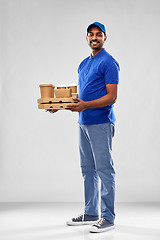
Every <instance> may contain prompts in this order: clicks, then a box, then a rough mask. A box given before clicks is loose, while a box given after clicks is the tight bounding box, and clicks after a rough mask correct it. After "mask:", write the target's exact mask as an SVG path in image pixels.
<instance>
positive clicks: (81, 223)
mask: <svg viewBox="0 0 160 240" xmlns="http://www.w3.org/2000/svg"><path fill="white" fill-rule="evenodd" d="M96 222H97V220H96V221H83V222H72V221H67V222H66V224H67V225H68V226H82V225H92V224H95V223H96Z"/></svg>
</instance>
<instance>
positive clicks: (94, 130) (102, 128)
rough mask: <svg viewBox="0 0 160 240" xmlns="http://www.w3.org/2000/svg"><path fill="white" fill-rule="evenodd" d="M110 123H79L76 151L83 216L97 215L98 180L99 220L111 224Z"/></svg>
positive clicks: (112, 196)
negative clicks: (80, 171)
mask: <svg viewBox="0 0 160 240" xmlns="http://www.w3.org/2000/svg"><path fill="white" fill-rule="evenodd" d="M114 127H115V126H114V124H112V123H110V122H108V123H103V124H94V125H83V124H79V151H80V161H81V170H82V175H83V179H84V196H85V213H86V214H88V215H95V216H98V215H99V214H98V206H99V179H100V180H101V191H100V192H101V217H102V218H105V219H107V220H108V221H109V222H110V223H113V222H114V219H115V213H114V199H115V171H114V167H113V160H112V156H111V153H112V138H113V136H114Z"/></svg>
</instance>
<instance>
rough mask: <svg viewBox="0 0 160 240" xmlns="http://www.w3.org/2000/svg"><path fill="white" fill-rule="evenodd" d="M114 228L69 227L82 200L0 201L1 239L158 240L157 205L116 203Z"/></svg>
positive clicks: (81, 205)
mask: <svg viewBox="0 0 160 240" xmlns="http://www.w3.org/2000/svg"><path fill="white" fill-rule="evenodd" d="M115 208H116V215H117V216H116V221H115V229H114V230H110V231H108V232H105V233H89V226H79V227H69V226H66V224H65V222H66V220H69V219H70V218H72V217H73V216H76V215H77V214H79V213H81V212H82V209H83V204H81V203H0V240H6V239H7V240H9V239H11V240H18V239H21V240H26V239H27V240H32V239H37V240H41V239H44V240H48V239H52V240H54V239H61V240H63V239H66V240H69V239H72V240H73V239H76V240H79V239H84V240H90V239H100V240H143V239H144V240H149V239H150V240H156V239H157V240H160V204H157V203H140V204H139V203H136V204H129V203H127V204H126V203H123V204H120V203H119V204H116V207H115Z"/></svg>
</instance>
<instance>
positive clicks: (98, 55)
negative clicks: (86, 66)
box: [89, 48, 105, 59]
mask: <svg viewBox="0 0 160 240" xmlns="http://www.w3.org/2000/svg"><path fill="white" fill-rule="evenodd" d="M104 52H105V49H104V48H102V50H101V51H100V52H99V53H97V54H96V55H95V56H93V57H92V54H90V56H89V59H93V58H99V57H100V56H101V55H102V54H103V53H104Z"/></svg>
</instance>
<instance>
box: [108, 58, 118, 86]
mask: <svg viewBox="0 0 160 240" xmlns="http://www.w3.org/2000/svg"><path fill="white" fill-rule="evenodd" d="M119 71H120V67H119V64H118V62H117V61H115V60H114V61H112V62H110V64H106V67H105V69H104V79H105V84H118V83H119Z"/></svg>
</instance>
